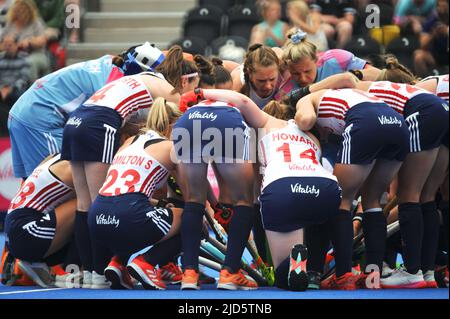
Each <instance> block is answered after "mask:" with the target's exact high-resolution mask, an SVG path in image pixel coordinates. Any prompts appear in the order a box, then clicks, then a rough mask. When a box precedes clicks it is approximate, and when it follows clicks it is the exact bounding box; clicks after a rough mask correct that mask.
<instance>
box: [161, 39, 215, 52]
mask: <svg viewBox="0 0 450 319" xmlns="http://www.w3.org/2000/svg"><path fill="white" fill-rule="evenodd" d="M175 44H178V45H179V46H181V47H182V48H183V51H184V52H187V53H190V54H194V55H195V54H201V55H208V44H207V43H206V41H205V40H204V39H202V38H199V37H183V38H180V39H178V40H175V41H173V42H172V43H171V44H170V46H172V45H175ZM170 46H169V47H170Z"/></svg>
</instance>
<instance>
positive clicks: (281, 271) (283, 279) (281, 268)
mask: <svg viewBox="0 0 450 319" xmlns="http://www.w3.org/2000/svg"><path fill="white" fill-rule="evenodd" d="M288 276H289V257H287V258H286V259H285V260H283V261H282V262H281V264H279V265H278V267H277V269H275V286H276V287H278V288H280V289H285V290H288V289H289V283H288Z"/></svg>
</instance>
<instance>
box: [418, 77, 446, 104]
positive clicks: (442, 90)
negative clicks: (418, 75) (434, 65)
mask: <svg viewBox="0 0 450 319" xmlns="http://www.w3.org/2000/svg"><path fill="white" fill-rule="evenodd" d="M431 79H435V80H436V81H437V86H436V95H437V96H439V97H440V98H441V99H443V100H444V101H446V102H447V103H448V81H449V78H448V74H445V75H437V76H429V77H427V78H425V79H423V80H422V82H424V81H428V80H431Z"/></svg>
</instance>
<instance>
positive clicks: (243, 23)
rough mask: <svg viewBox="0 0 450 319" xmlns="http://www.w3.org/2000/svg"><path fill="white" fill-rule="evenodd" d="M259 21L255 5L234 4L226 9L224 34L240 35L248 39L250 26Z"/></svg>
mask: <svg viewBox="0 0 450 319" xmlns="http://www.w3.org/2000/svg"><path fill="white" fill-rule="evenodd" d="M260 21H261V17H260V16H259V14H258V12H257V10H256V7H254V6H249V5H236V6H233V7H232V8H231V9H230V10H228V23H227V32H226V35H230V36H240V37H242V38H245V39H250V34H251V31H252V28H253V26H254V25H255V24H257V23H259V22H260Z"/></svg>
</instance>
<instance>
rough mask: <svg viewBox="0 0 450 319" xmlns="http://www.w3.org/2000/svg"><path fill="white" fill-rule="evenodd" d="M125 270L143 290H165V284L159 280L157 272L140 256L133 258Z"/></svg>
mask: <svg viewBox="0 0 450 319" xmlns="http://www.w3.org/2000/svg"><path fill="white" fill-rule="evenodd" d="M127 270H128V273H129V274H130V275H131V276H132V277H133V278H134V279H136V280H137V281H139V282H140V283H141V284H142V285H143V286H144V288H145V289H149V290H155V289H156V290H165V289H166V288H167V286H166V284H165V283H164V282H163V281H162V280H161V276H160V275H159V272H158V270H157V269H156V268H155V267H153V266H152V265H150V264H149V263H148V262H146V261H145V259H144V257H143V256H142V255H141V256H138V257H136V258H134V259H133V260H132V261H131V263H129V264H128V265H127Z"/></svg>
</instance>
